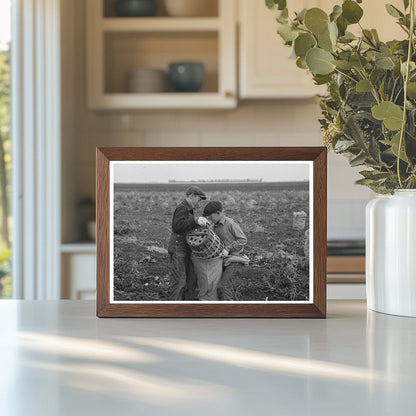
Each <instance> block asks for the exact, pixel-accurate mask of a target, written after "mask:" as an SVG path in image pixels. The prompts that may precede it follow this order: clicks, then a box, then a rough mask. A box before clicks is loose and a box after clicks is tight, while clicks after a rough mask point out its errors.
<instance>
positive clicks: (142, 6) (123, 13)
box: [114, 0, 157, 17]
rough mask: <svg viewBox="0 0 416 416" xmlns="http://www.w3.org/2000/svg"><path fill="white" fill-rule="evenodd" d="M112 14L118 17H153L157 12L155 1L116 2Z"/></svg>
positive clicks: (132, 0)
mask: <svg viewBox="0 0 416 416" xmlns="http://www.w3.org/2000/svg"><path fill="white" fill-rule="evenodd" d="M114 12H115V14H116V16H119V17H146V16H154V15H155V14H156V12H157V2H156V0H118V1H117V2H116V3H115V4H114Z"/></svg>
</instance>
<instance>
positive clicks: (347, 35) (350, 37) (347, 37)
mask: <svg viewBox="0 0 416 416" xmlns="http://www.w3.org/2000/svg"><path fill="white" fill-rule="evenodd" d="M337 29H338V31H339V27H338V25H337ZM355 39H357V38H356V36H355V35H354V34H353V33H351V32H348V30H347V31H346V32H345V33H344V35H343V36H341V37H340V38H339V39H338V41H339V42H342V43H349V42H351V41H353V40H355Z"/></svg>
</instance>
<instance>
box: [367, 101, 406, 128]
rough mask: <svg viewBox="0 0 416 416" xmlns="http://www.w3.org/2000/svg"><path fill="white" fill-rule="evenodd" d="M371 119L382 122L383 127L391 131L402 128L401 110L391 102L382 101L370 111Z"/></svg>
mask: <svg viewBox="0 0 416 416" xmlns="http://www.w3.org/2000/svg"><path fill="white" fill-rule="evenodd" d="M371 113H372V114H373V117H374V118H375V119H377V120H382V121H383V123H384V125H385V126H386V127H387V128H388V129H389V130H392V131H395V130H400V129H401V127H402V119H403V110H402V109H401V108H400V107H399V106H398V105H397V104H394V103H393V102H391V101H383V102H381V103H380V104H378V105H375V106H374V107H373V108H372V109H371Z"/></svg>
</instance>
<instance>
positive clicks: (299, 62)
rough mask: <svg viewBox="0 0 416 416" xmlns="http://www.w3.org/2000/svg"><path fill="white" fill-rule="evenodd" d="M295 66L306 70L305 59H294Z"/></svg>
mask: <svg viewBox="0 0 416 416" xmlns="http://www.w3.org/2000/svg"><path fill="white" fill-rule="evenodd" d="M296 66H297V67H298V68H301V69H308V65H306V60H305V58H300V57H299V58H298V59H296Z"/></svg>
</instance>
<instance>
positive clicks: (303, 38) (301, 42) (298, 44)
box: [295, 33, 316, 58]
mask: <svg viewBox="0 0 416 416" xmlns="http://www.w3.org/2000/svg"><path fill="white" fill-rule="evenodd" d="M315 45H316V41H315V39H314V37H313V36H312V35H311V34H309V33H302V34H300V35H299V36H298V37H297V38H296V39H295V53H296V56H300V57H302V58H304V57H305V56H306V52H308V50H309V49H311V48H313V47H314V46H315Z"/></svg>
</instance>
